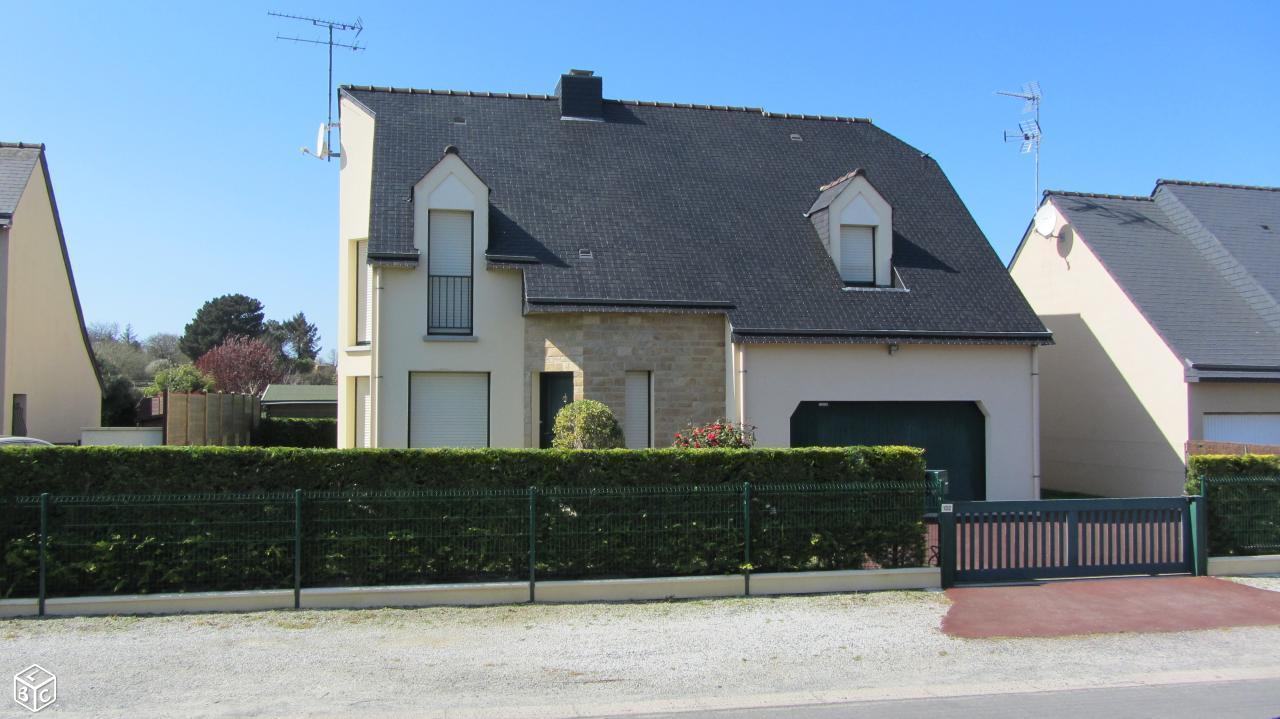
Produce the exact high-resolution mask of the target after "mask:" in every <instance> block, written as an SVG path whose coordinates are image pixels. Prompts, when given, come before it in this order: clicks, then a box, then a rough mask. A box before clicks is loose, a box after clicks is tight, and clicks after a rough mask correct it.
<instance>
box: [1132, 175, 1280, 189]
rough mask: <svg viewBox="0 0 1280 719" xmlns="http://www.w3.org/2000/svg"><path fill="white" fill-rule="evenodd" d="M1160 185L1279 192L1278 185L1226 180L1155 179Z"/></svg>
mask: <svg viewBox="0 0 1280 719" xmlns="http://www.w3.org/2000/svg"><path fill="white" fill-rule="evenodd" d="M1160 185H1187V186H1189V187H1221V188H1223V189H1226V190H1265V191H1267V192H1280V187H1269V186H1266V185H1233V184H1231V183H1227V182H1196V181H1194V180H1167V179H1163V178H1161V179H1159V180H1156V187H1159V186H1160Z"/></svg>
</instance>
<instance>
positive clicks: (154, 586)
mask: <svg viewBox="0 0 1280 719" xmlns="http://www.w3.org/2000/svg"><path fill="white" fill-rule="evenodd" d="M923 479H924V460H923V453H922V451H921V450H918V449H913V448H909V447H848V448H803V449H752V450H730V449H701V450H697V451H687V450H677V449H655V450H622V449H612V450H513V449H476V450H463V449H456V450H336V449H329V450H326V449H294V448H262V447H37V448H23V449H6V450H0V545H2V546H3V547H4V554H3V556H4V561H3V562H0V596H10V597H13V596H31V595H32V593H33V592H34V587H35V578H36V566H37V557H38V554H37V551H36V550H37V546H38V542H37V534H36V532H37V528H38V526H39V524H38V520H39V512H38V511H37V506H36V505H35V504H34V503H32V502H31V501H24V502H18V501H16V500H15V499H14V497H15V495H23V496H28V497H29V496H31V495H35V494H39V493H40V492H49V493H51V494H54V495H71V494H74V495H93V494H98V495H105V494H135V495H148V494H171V495H177V496H176V497H174V498H172V499H169V500H154V501H152V500H141V501H140V500H130V501H128V502H119V503H113V502H112V501H111V500H109V499H107V498H105V497H104V498H102V499H99V500H96V501H86V500H75V501H68V502H65V503H64V502H60V501H57V500H54V501H53V502H51V506H50V511H49V528H50V529H49V532H50V535H49V536H50V540H49V541H50V544H49V547H50V549H49V592H50V596H73V595H90V594H113V593H133V592H137V593H147V592H165V591H205V590H229V589H268V588H286V587H289V586H291V582H292V574H291V569H292V551H293V550H292V546H293V545H292V528H293V527H292V519H293V514H292V506H293V505H292V496H291V494H289V492H290V490H292V489H295V488H298V489H303V490H308V492H307V493H306V494H305V495H304V510H303V515H302V516H303V528H304V529H303V532H304V533H303V549H302V561H303V575H302V576H303V582H304V585H305V586H354V585H377V584H412V583H432V582H445V581H481V580H490V579H516V580H518V579H520V578H522V577H525V576H527V570H528V556H527V554H526V550H527V549H528V527H529V500H528V495H527V494H526V489H527V488H528V487H530V486H535V487H539V488H540V489H539V494H538V498H537V502H536V526H537V530H536V531H537V536H538V542H539V544H538V546H539V550H538V552H539V553H538V576H539V577H542V578H547V579H552V578H558V579H571V578H607V577H626V576H632V577H636V576H680V575H695V574H717V573H728V572H736V571H739V570H740V569H741V567H742V563H743V561H744V556H743V546H742V530H743V525H742V522H741V519H742V494H741V487H742V483H743V482H751V483H752V487H753V488H752V495H751V503H750V516H751V533H752V535H751V542H752V559H751V564H752V566H753V568H754V569H755V571H803V570H820V569H846V568H847V569H855V568H858V567H861V566H863V564H864V562H866V561H868V560H870V561H874V562H876V563H879V564H881V565H882V566H914V565H919V564H921V563H922V562H923V557H924V526H923V523H922V517H921V515H922V508H923V505H924V494H925V484H924V482H923V481H922V480H923ZM889 482H892V483H896V484H895V485H893V486H884V484H883V483H889ZM834 483H841V484H842V485H843V486H840V487H836V486H830V487H829V488H828V487H824V485H833V484H834ZM778 484H787V485H794V484H801V485H808V486H807V487H806V488H805V489H803V490H796V489H794V488H791V487H778V486H773V487H770V485H778ZM695 485H696V487H695ZM849 485H866V486H865V488H857V487H856V486H855V487H854V488H852V489H851V488H850V486H849ZM557 487H560V488H561V489H556V488H557ZM443 489H449V490H460V491H456V492H452V493H450V494H448V495H447V496H441V494H440V493H439V492H437V493H436V494H428V495H426V496H422V495H414V496H411V497H405V496H403V492H402V493H401V494H400V495H397V494H396V492H397V491H402V490H443ZM326 490H330V491H332V490H364V491H368V492H370V493H371V494H368V495H361V496H357V497H351V496H347V495H338V496H326V495H324V494H323V492H324V491H326ZM480 490H491V491H480ZM268 491H269V492H277V493H283V494H280V495H275V498H271V499H268V498H265V497H263V496H262V494H261V493H263V492H268ZM206 492H207V493H228V492H238V493H249V494H256V495H257V497H254V498H251V499H242V500H234V501H233V500H231V499H229V498H228V499H223V500H219V501H217V502H212V503H210V502H205V501H195V500H192V499H191V498H190V494H193V493H206ZM184 495H185V496H184Z"/></svg>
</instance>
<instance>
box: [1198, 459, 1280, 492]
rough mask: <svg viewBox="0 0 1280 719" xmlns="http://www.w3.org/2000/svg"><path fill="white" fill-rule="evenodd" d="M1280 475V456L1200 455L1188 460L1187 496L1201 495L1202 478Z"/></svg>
mask: <svg viewBox="0 0 1280 719" xmlns="http://www.w3.org/2000/svg"><path fill="white" fill-rule="evenodd" d="M1277 475H1280V455H1274V454H1200V455H1194V456H1192V457H1191V458H1190V459H1189V460H1187V486H1186V492H1187V494H1200V478H1201V477H1205V476H1208V477H1257V476H1277Z"/></svg>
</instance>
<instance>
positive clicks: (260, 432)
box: [253, 417, 338, 449]
mask: <svg viewBox="0 0 1280 719" xmlns="http://www.w3.org/2000/svg"><path fill="white" fill-rule="evenodd" d="M253 443H254V445H256V446H258V447H305V448H312V449H331V448H334V447H337V446H338V420H336V419H330V418H326V417H316V418H294V417H264V418H263V419H262V420H261V421H260V422H259V423H258V428H257V429H256V430H254V432H253Z"/></svg>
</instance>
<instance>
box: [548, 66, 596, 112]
mask: <svg viewBox="0 0 1280 719" xmlns="http://www.w3.org/2000/svg"><path fill="white" fill-rule="evenodd" d="M603 93H604V78H600V77H596V75H595V73H593V72H592V71H590V70H570V71H569V73H568V74H567V75H561V76H560V82H559V83H557V84H556V97H558V98H560V117H561V119H564V118H573V119H578V120H603V119H604V100H603V99H602V96H603Z"/></svg>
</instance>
